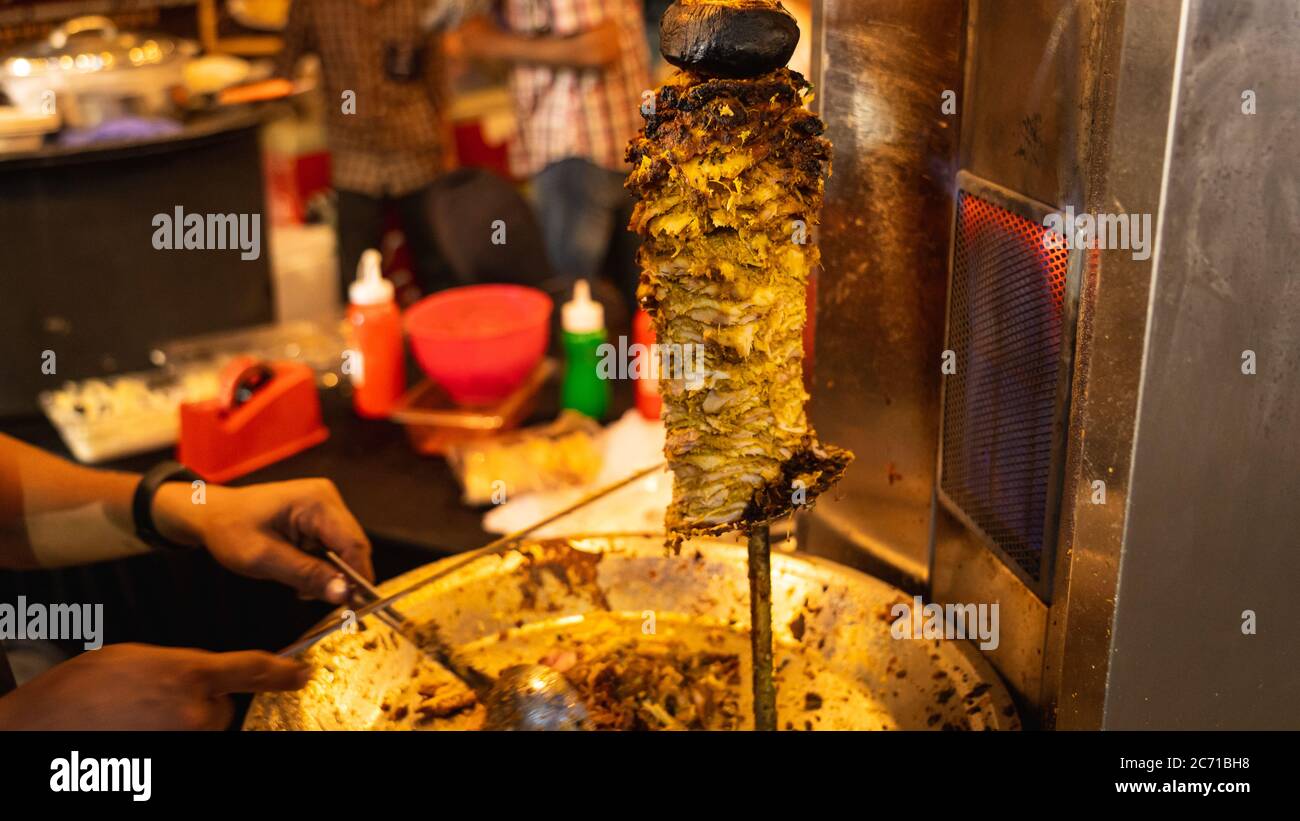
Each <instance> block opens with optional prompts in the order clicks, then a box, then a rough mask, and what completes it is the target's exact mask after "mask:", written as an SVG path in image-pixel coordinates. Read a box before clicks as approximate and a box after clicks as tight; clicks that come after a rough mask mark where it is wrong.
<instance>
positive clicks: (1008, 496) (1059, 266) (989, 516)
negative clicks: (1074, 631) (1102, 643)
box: [939, 191, 1069, 595]
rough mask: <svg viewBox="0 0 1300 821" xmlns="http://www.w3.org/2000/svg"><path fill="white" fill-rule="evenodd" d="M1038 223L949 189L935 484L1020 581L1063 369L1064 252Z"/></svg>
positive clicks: (1040, 563) (1047, 485)
mask: <svg viewBox="0 0 1300 821" xmlns="http://www.w3.org/2000/svg"><path fill="white" fill-rule="evenodd" d="M1046 231H1047V229H1046V228H1044V227H1043V225H1042V224H1041V223H1039V222H1035V221H1033V220H1031V219H1028V218H1026V217H1024V216H1021V215H1020V214H1017V213H1013V212H1012V211H1010V210H1008V209H1007V208H1004V207H1003V206H1001V205H999V204H996V203H994V202H992V201H991V200H989V199H985V198H982V197H980V196H976V195H975V194H972V193H970V192H968V191H961V192H959V193H958V200H957V220H956V235H955V237H954V247H953V267H952V282H951V286H950V288H951V291H950V294H949V308H948V339H947V345H946V348H947V349H949V350H952V351H953V352H955V354H956V373H954V374H950V375H947V376H945V377H944V378H945V383H944V402H943V440H942V458H941V463H940V482H939V486H940V489H941V490H942V492H943V493H944V494H945V495H946V497H947V501H948V502H949V504H950V505H952V506H955V507H956V508H958V509H959V512H960V513H962V514H964V516H965V518H966V519H968V520H969V523H971V524H973V525H974V526H975V527H976V528H978V529H979V530H980V531H982V535H983V536H984V537H985V538H986V539H988V540H989V541H991V542H992V543H993V544H994V545H995V546H996V547H997V548H998V549H999V550H1000V551H1001V553H1002V554H1003V558H1004V560H1006V561H1007V562H1009V563H1011V564H1013V565H1014V566H1016V567H1018V568H1019V569H1020V571H1021V573H1022V574H1023V576H1025V577H1027V579H1028V580H1029V581H1030V582H1031V583H1037V582H1039V581H1040V580H1041V579H1042V574H1043V570H1044V565H1045V562H1046V557H1045V555H1044V554H1045V552H1047V551H1045V550H1044V547H1045V541H1046V540H1047V539H1048V538H1049V527H1050V526H1051V524H1052V523H1051V522H1050V521H1049V519H1050V518H1051V511H1052V510H1053V509H1054V505H1052V500H1050V499H1049V494H1050V493H1052V492H1053V490H1052V488H1053V483H1052V482H1051V477H1052V474H1053V471H1054V470H1055V469H1056V465H1055V459H1056V458H1057V454H1058V452H1059V448H1058V447H1057V445H1058V443H1059V439H1060V434H1059V431H1058V429H1057V422H1058V419H1059V418H1060V416H1059V409H1060V407H1061V402H1062V401H1063V397H1062V396H1061V390H1060V385H1061V370H1062V368H1064V367H1066V365H1065V364H1063V356H1062V354H1063V345H1064V344H1066V341H1067V340H1066V337H1067V334H1066V319H1065V313H1064V309H1063V306H1064V303H1065V297H1066V293H1067V290H1066V288H1067V267H1068V266H1067V264H1068V257H1069V252H1068V250H1065V249H1060V250H1057V249H1054V248H1047V247H1044V243H1043V237H1044V234H1045V233H1046ZM1034 586H1035V587H1036V588H1039V589H1040V591H1041V588H1040V586H1039V585H1037V584H1035V585H1034ZM1040 595H1042V593H1041V592H1040Z"/></svg>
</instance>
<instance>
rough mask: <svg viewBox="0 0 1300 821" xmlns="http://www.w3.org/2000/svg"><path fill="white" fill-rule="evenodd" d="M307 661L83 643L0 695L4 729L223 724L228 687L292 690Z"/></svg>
mask: <svg viewBox="0 0 1300 821" xmlns="http://www.w3.org/2000/svg"><path fill="white" fill-rule="evenodd" d="M310 673H311V671H310V669H309V668H307V667H306V666H304V665H302V664H300V663H298V662H296V661H292V660H290V659H284V658H280V657H279V656H274V655H272V654H270V653H263V652H260V651H251V650H250V651H245V652H239V653H207V652H204V651H202V650H187V649H179V648H172V647H151V646H149V645H145V644H111V645H108V646H107V647H103V648H101V649H99V650H88V651H86V652H85V653H82V654H81V655H79V656H77V657H76V658H74V659H72V660H71V661H65V662H64V663H63V664H60V665H58V666H57V667H55V668H53V669H51V670H48V671H46V672H45V673H42V674H41V675H39V676H37V677H36V678H34V679H32V680H31V681H30V682H28V683H26V684H24V685H23V686H22V687H19V688H18V689H16V690H14V691H13V692H12V693H10V694H9V695H7V696H5V697H4V698H0V728H2V729H6V730H223V729H225V728H226V727H227V726H228V725H229V724H230V720H231V718H232V716H233V715H234V706H233V705H232V704H231V703H230V699H229V697H228V696H229V694H230V693H258V692H263V691H267V690H297V689H298V688H300V687H302V686H303V685H304V684H306V683H307V679H308V677H309V676H310Z"/></svg>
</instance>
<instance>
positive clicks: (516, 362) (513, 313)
mask: <svg viewBox="0 0 1300 821" xmlns="http://www.w3.org/2000/svg"><path fill="white" fill-rule="evenodd" d="M552 307H553V306H552V303H551V298H550V297H549V296H547V295H546V293H545V292H543V291H539V290H537V289H536V288H528V287H526V286H523V285H467V286H465V287H462V288H451V289H449V290H446V291H439V292H438V293H436V294H433V295H432V296H427V297H425V298H424V299H422V300H420V301H419V302H417V303H415V304H414V305H412V306H411V307H410V308H408V309H407V311H406V318H405V322H406V334H407V336H409V337H410V339H411V349H412V350H413V351H414V352H415V359H416V361H417V362H419V363H420V367H421V368H423V369H424V372H425V373H426V374H428V375H429V378H430V379H432V380H433V381H435V382H437V383H438V384H439V385H441V386H442V388H443V389H444V390H446V391H447V393H448V395H450V396H451V398H452V400H453V401H455V402H456V403H457V404H460V405H487V404H491V403H493V402H497V401H500V400H502V399H504V398H505V397H507V396H509V395H510V392H511V391H513V390H514V389H515V388H517V387H519V385H520V384H521V383H522V382H523V381H524V379H525V378H527V376H528V374H530V373H532V370H533V368H535V367H537V363H538V362H540V361H541V359H542V356H543V354H545V353H546V346H547V343H549V342H550V336H551V310H552Z"/></svg>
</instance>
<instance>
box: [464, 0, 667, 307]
mask: <svg viewBox="0 0 1300 821" xmlns="http://www.w3.org/2000/svg"><path fill="white" fill-rule="evenodd" d="M491 5H492V7H493V8H492V11H493V13H492V14H491V15H479V16H476V17H473V18H472V19H470V20H469V21H468V22H467V23H466V24H465V25H464V26H463V27H461V28H460V29H459V30H457V31H454V32H452V33H451V34H450V35H449V37H448V42H447V47H448V51H449V54H450V55H452V56H455V57H468V58H477V59H484V60H499V61H504V62H506V63H509V64H510V66H511V71H510V87H511V92H512V95H513V99H514V107H515V116H516V118H517V120H518V131H517V137H516V143H515V145H514V146H513V150H512V152H511V162H512V166H513V170H514V172H515V173H517V174H519V175H520V176H524V177H529V178H531V181H532V187H533V196H534V202H535V206H536V209H537V214H538V219H539V221H540V223H541V227H542V232H543V236H544V238H545V243H546V248H547V255H548V257H549V258H550V263H551V266H552V267H553V268H554V269H555V271H556V272H557V274H558V275H559V276H560V277H561V278H562V282H561V288H560V289H555V288H552V289H549V290H552V291H556V290H563V291H567V290H568V289H569V288H570V287H571V286H572V283H573V281H574V280H576V279H579V278H583V279H587V280H589V281H593V282H594V281H596V279H597V275H598V274H599V273H601V272H602V271H603V270H606V263H607V262H608V263H609V268H608V270H609V272H610V274H611V278H612V279H613V280H614V284H615V285H616V286H617V287H618V289H619V290H620V291H621V292H622V296H623V299H624V300H625V302H626V304H627V306H628V307H629V308H630V307H633V306H634V304H635V293H636V278H637V266H636V243H635V238H634V236H633V235H632V234H631V233H630V232H629V231H628V230H627V223H628V220H629V219H630V218H631V213H632V205H633V201H632V197H631V195H630V194H629V193H628V192H627V191H625V190H624V188H623V181H624V179H625V178H626V176H627V165H626V162H625V160H624V152H625V150H626V148H627V144H628V141H629V140H630V139H632V137H634V136H635V135H636V132H637V129H638V128H640V126H641V122H642V120H641V116H640V112H639V108H640V105H641V101H642V94H643V93H644V92H645V91H647V90H649V89H651V88H652V85H651V80H650V70H649V63H650V60H649V48H648V46H647V41H646V34H645V22H644V17H643V15H644V9H643V7H642V4H641V3H640V2H638V0H497V2H495V3H493V4H491Z"/></svg>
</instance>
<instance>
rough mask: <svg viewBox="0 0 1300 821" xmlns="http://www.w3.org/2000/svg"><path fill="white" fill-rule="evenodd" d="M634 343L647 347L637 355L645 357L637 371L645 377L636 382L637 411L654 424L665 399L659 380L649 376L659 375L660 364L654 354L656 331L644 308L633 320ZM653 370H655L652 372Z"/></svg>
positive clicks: (638, 311)
mask: <svg viewBox="0 0 1300 821" xmlns="http://www.w3.org/2000/svg"><path fill="white" fill-rule="evenodd" d="M632 343H633V344H634V345H635V344H639V345H643V346H645V347H644V348H642V349H639V350H642V351H644V353H640V352H638V354H637V355H638V356H643V357H645V360H644V361H643V362H641V363H639V367H638V369H637V371H638V372H639V373H641V374H644V375H643V376H642V377H641V378H640V379H637V380H636V409H637V410H638V411H640V412H641V415H642V416H644V417H645V418H646V419H649V420H650V421H652V422H653V421H655V420H656V419H658V418H659V414H660V413H661V412H662V411H663V399H662V398H661V397H660V396H659V380H658V379H657V378H655V377H654V376H650V375H649V374H651V373H654V374H657V373H658V367H659V363H658V362H656V361H655V359H656V358H655V356H654V354H653V353H652V351H653V350H654V344H655V329H654V328H653V327H652V326H651V325H650V314H648V313H646V310H645V309H644V308H641V309H639V310H637V312H636V317H635V318H634V319H633V320H632ZM651 368H654V370H653V371H651Z"/></svg>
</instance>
